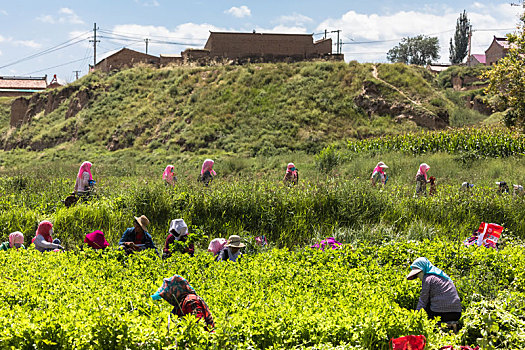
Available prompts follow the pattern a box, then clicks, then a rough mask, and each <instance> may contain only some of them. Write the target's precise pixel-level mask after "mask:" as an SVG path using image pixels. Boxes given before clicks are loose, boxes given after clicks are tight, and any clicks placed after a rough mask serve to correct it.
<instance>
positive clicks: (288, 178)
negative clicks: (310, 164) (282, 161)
mask: <svg viewBox="0 0 525 350" xmlns="http://www.w3.org/2000/svg"><path fill="white" fill-rule="evenodd" d="M283 182H284V184H285V185H288V186H290V185H297V184H298V183H299V171H298V170H297V168H296V167H295V165H294V163H288V166H287V167H286V173H285V174H284V179H283Z"/></svg>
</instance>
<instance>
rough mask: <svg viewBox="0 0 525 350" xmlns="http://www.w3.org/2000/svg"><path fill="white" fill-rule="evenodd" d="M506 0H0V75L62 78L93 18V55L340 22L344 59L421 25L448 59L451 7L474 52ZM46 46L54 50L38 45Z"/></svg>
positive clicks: (82, 48)
mask: <svg viewBox="0 0 525 350" xmlns="http://www.w3.org/2000/svg"><path fill="white" fill-rule="evenodd" d="M511 1H512V0H509V1H467V0H454V1H452V0H442V1H424V0H419V1H415V0H397V1H393V0H385V1H353V0H346V1H342V0H338V1H336V0H323V1H320V0H318V1H310V0H302V1H287V0H281V1H276V0H265V1H226V0H214V1H205V0H200V1H179V0H106V1H100V0H91V1H78V0H70V1H65V0H61V1H60V0H46V1H41V0H39V1H36V0H29V1H25V2H24V3H23V4H24V5H23V6H21V5H20V2H19V1H5V0H3V1H0V75H9V76H11V75H32V76H43V75H45V74H47V75H48V77H49V78H48V80H49V79H50V77H52V76H53V74H57V75H58V78H59V80H60V81H61V82H62V83H64V82H71V81H73V80H74V77H75V76H74V73H73V71H74V70H80V71H81V72H80V75H84V74H86V73H87V71H88V63H92V62H93V48H92V44H90V43H89V39H92V35H93V32H92V29H93V23H94V22H96V23H97V27H98V28H99V29H100V31H99V32H98V34H97V35H98V36H99V39H100V43H99V46H98V48H97V61H99V60H100V59H102V58H103V57H105V56H107V55H109V54H111V53H113V52H115V51H116V50H119V49H120V48H122V47H129V48H131V49H134V50H138V51H143V52H144V51H145V46H146V44H145V42H144V39H146V38H149V39H150V43H149V45H148V52H149V53H150V54H154V55H158V54H161V53H164V54H178V53H180V52H181V51H182V50H184V49H185V48H187V47H202V46H204V44H205V42H206V39H207V37H208V34H209V31H244V32H251V31H252V30H254V29H255V30H256V31H258V32H280V33H287V32H291V33H322V32H323V31H324V30H325V29H327V30H329V31H331V30H336V29H340V30H342V35H341V39H342V41H343V43H344V44H343V46H342V51H343V53H344V54H345V59H346V60H347V61H349V60H352V59H355V60H358V61H360V62H385V61H386V52H387V51H388V50H389V49H390V48H392V47H393V46H395V45H397V43H398V42H399V40H400V39H401V38H403V37H406V36H415V35H419V34H426V35H433V36H437V37H438V38H439V39H440V45H441V58H440V60H439V61H440V62H447V61H448V47H449V40H450V38H451V36H452V35H453V34H454V28H455V23H456V20H457V18H458V16H459V13H460V12H462V11H463V10H466V11H467V15H468V17H469V19H470V20H471V24H472V26H473V29H474V34H473V48H472V53H483V52H484V50H485V49H486V48H487V47H488V45H489V44H490V42H491V40H492V37H493V36H494V35H497V36H500V35H504V34H505V33H507V32H510V31H513V28H515V27H516V25H517V23H518V16H519V13H520V12H521V11H523V9H522V8H521V6H511V5H510V2H511ZM514 2H520V1H518V0H514ZM332 35H333V39H334V43H335V34H332ZM321 36H322V35H317V34H316V35H315V36H314V38H316V39H317V38H320V37H321ZM61 44H62V45H61ZM64 46H67V47H64ZM50 48H56V50H54V49H53V51H52V52H49V53H47V54H44V52H45V50H48V49H50ZM334 51H335V47H334ZM30 56H34V57H33V58H31V57H30Z"/></svg>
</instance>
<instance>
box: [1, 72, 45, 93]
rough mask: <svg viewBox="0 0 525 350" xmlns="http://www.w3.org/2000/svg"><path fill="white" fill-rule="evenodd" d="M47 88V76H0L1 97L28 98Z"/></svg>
mask: <svg viewBox="0 0 525 350" xmlns="http://www.w3.org/2000/svg"><path fill="white" fill-rule="evenodd" d="M46 88H47V75H46V76H43V77H3V76H0V97H1V96H9V97H16V96H26V95H32V94H33V93H35V92H38V91H42V90H45V89H46Z"/></svg>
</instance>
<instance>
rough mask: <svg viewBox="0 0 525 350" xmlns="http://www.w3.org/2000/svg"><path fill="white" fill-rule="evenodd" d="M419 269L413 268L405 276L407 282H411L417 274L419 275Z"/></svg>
mask: <svg viewBox="0 0 525 350" xmlns="http://www.w3.org/2000/svg"><path fill="white" fill-rule="evenodd" d="M421 271H423V270H421V269H418V268H413V269H412V270H411V271H410V273H409V274H408V275H407V280H413V279H415V278H416V277H417V274H418V273H420V272H421Z"/></svg>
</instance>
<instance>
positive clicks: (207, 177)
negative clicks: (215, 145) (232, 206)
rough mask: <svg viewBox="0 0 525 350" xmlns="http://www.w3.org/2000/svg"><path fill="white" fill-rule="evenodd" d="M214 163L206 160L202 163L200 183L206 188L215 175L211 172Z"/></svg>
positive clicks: (213, 171)
mask: <svg viewBox="0 0 525 350" xmlns="http://www.w3.org/2000/svg"><path fill="white" fill-rule="evenodd" d="M214 163H215V162H214V161H213V160H211V159H206V160H205V161H204V162H203V163H202V168H201V176H200V181H202V182H203V183H204V186H208V185H209V184H210V182H211V181H212V180H213V177H214V176H215V175H217V173H216V172H215V170H213V164H214Z"/></svg>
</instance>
